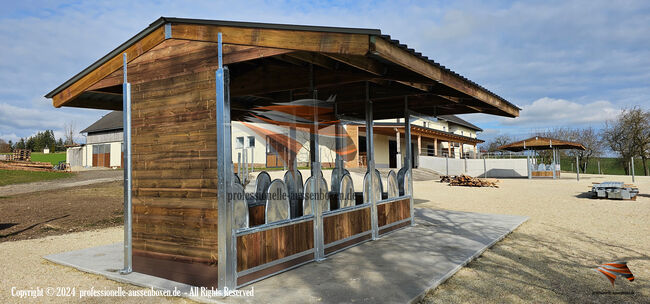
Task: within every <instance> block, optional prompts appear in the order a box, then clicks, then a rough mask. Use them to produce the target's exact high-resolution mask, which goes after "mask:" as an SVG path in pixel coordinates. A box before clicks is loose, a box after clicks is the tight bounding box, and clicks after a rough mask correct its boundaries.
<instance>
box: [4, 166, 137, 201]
mask: <svg viewBox="0 0 650 304" xmlns="http://www.w3.org/2000/svg"><path fill="white" fill-rule="evenodd" d="M123 178H124V171H122V170H113V169H106V170H89V171H81V172H78V173H76V174H75V176H73V177H70V178H64V179H55V180H51V181H43V182H34V183H26V184H15V185H7V186H2V187H0V196H11V195H17V194H25V193H31V192H38V191H46V190H56V189H63V188H70V187H78V186H85V185H91V184H97V183H106V182H112V181H117V180H122V179H123Z"/></svg>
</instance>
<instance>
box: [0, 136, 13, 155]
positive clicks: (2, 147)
mask: <svg viewBox="0 0 650 304" xmlns="http://www.w3.org/2000/svg"><path fill="white" fill-rule="evenodd" d="M10 142H11V141H10ZM9 152H11V145H10V144H9V143H7V142H6V141H4V139H0V153H9Z"/></svg>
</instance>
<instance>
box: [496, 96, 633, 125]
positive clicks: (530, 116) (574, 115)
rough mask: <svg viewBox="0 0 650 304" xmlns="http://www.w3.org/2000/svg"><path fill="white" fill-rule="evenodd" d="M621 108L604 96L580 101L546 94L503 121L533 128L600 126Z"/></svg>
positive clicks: (505, 123) (614, 115) (507, 123)
mask: <svg viewBox="0 0 650 304" xmlns="http://www.w3.org/2000/svg"><path fill="white" fill-rule="evenodd" d="M620 111H621V110H620V109H619V108H617V107H615V106H614V105H613V104H612V103H611V102H609V101H605V100H601V101H594V102H590V103H585V104H580V103H577V102H573V101H568V100H565V99H555V98H549V97H544V98H540V99H538V100H535V101H533V102H532V103H531V104H529V105H524V106H522V110H521V112H520V116H519V117H518V118H515V119H501V123H502V124H504V125H506V126H517V127H532V128H555V127H580V126H585V125H595V126H601V125H602V124H603V123H604V122H605V121H607V120H611V119H613V118H615V117H616V115H618V113H620Z"/></svg>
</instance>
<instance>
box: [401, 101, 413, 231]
mask: <svg viewBox="0 0 650 304" xmlns="http://www.w3.org/2000/svg"><path fill="white" fill-rule="evenodd" d="M404 137H406V138H405V142H406V155H405V156H404V163H405V164H406V167H407V168H408V169H407V171H406V172H407V173H410V174H405V175H408V178H409V180H408V183H409V188H410V189H409V190H410V191H411V194H409V205H410V209H411V210H410V211H411V226H415V217H414V216H413V215H414V214H415V212H414V210H413V195H412V193H413V168H412V167H413V163H412V161H411V158H412V156H413V155H412V152H411V150H412V147H411V113H410V111H409V100H408V96H404ZM404 194H406V193H404Z"/></svg>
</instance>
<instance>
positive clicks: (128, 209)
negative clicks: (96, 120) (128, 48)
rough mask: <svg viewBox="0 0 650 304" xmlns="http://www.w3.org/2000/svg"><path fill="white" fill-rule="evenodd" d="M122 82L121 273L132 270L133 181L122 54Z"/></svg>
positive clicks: (128, 96) (128, 94) (128, 95)
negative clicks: (122, 216) (122, 228)
mask: <svg viewBox="0 0 650 304" xmlns="http://www.w3.org/2000/svg"><path fill="white" fill-rule="evenodd" d="M122 59H123V65H124V66H123V69H124V72H123V73H124V82H123V84H122V111H123V112H122V128H123V129H122V130H123V136H124V167H125V168H124V269H122V271H120V273H121V274H129V273H131V272H132V271H133V260H132V259H133V246H132V245H133V239H132V236H133V215H132V208H133V205H132V197H133V193H132V190H133V181H132V179H131V172H132V171H131V84H130V83H129V82H128V79H127V63H128V61H127V57H126V53H124V54H123V55H122Z"/></svg>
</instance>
